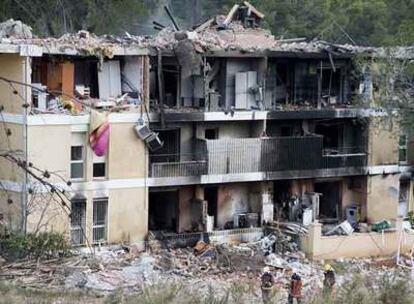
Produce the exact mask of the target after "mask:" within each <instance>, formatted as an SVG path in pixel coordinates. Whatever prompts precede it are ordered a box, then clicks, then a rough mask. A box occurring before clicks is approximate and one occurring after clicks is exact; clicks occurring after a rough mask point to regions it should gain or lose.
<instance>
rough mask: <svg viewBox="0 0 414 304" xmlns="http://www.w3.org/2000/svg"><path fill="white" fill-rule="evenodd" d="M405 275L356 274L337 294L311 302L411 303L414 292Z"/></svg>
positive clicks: (333, 303) (314, 299)
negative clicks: (373, 275) (377, 275)
mask: <svg viewBox="0 0 414 304" xmlns="http://www.w3.org/2000/svg"><path fill="white" fill-rule="evenodd" d="M408 282H409V279H408V278H404V275H402V274H400V273H398V272H396V273H391V272H390V273H386V274H383V275H381V276H379V277H371V276H367V275H365V276H363V275H359V274H358V275H355V276H353V277H351V278H350V279H349V280H347V281H345V282H344V283H343V284H342V285H341V286H338V289H337V292H336V295H335V296H334V297H333V298H331V297H329V298H324V296H323V295H317V296H316V297H315V298H313V299H310V300H309V301H307V302H306V303H309V304H342V303H347V304H394V303H398V304H410V303H414V293H413V292H412V291H411V289H410V286H409V283H408Z"/></svg>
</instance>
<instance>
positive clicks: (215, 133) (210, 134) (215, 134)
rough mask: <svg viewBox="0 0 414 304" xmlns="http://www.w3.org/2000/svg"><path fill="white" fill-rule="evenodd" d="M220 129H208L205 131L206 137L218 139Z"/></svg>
mask: <svg viewBox="0 0 414 304" xmlns="http://www.w3.org/2000/svg"><path fill="white" fill-rule="evenodd" d="M218 131H219V130H218V129H206V130H205V131H204V138H205V139H218V138H219V137H218Z"/></svg>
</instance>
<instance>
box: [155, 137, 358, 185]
mask: <svg viewBox="0 0 414 304" xmlns="http://www.w3.org/2000/svg"><path fill="white" fill-rule="evenodd" d="M196 151H197V153H194V154H191V155H188V154H186V155H184V154H182V155H179V156H177V158H179V159H186V160H182V161H176V162H156V161H151V167H150V176H151V177H179V176H200V175H217V174H237V173H253V172H277V171H287V170H317V169H332V168H346V167H363V166H365V164H366V153H365V151H364V149H363V148H362V147H344V148H340V149H324V148H323V137H322V136H297V137H268V138H239V139H237V138H229V139H218V140H202V141H200V140H199V141H198V142H197V149H196ZM153 159H156V157H154V158H153ZM150 160H152V158H151V157H150Z"/></svg>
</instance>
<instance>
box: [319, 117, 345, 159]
mask: <svg viewBox="0 0 414 304" xmlns="http://www.w3.org/2000/svg"><path fill="white" fill-rule="evenodd" d="M315 133H316V134H318V135H322V136H323V148H324V152H325V154H338V153H341V151H340V149H341V148H342V146H343V145H342V143H343V125H342V124H340V123H337V124H319V125H317V126H316V128H315Z"/></svg>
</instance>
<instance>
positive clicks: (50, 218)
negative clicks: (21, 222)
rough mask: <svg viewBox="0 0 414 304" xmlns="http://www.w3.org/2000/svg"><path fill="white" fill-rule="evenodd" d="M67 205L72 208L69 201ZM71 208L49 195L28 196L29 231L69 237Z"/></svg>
mask: <svg viewBox="0 0 414 304" xmlns="http://www.w3.org/2000/svg"><path fill="white" fill-rule="evenodd" d="M65 203H66V204H67V205H68V206H70V204H69V202H68V201H65ZM69 213H70V212H69V208H67V207H64V206H63V205H62V204H61V201H60V200H58V199H57V198H56V196H52V195H50V194H49V193H36V194H34V195H29V196H28V203H27V231H28V232H43V231H53V232H59V233H65V234H67V236H69V230H68V228H69V223H70V219H69Z"/></svg>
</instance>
